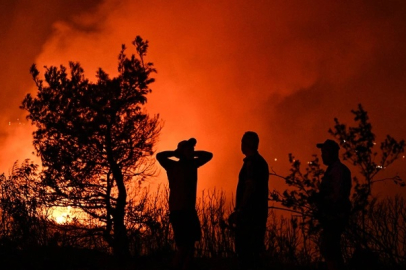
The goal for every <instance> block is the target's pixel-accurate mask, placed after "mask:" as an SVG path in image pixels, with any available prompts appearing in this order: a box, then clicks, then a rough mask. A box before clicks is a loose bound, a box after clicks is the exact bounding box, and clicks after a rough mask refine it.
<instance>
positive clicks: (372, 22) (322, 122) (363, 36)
mask: <svg viewBox="0 0 406 270" xmlns="http://www.w3.org/2000/svg"><path fill="white" fill-rule="evenodd" d="M2 2H4V5H6V6H7V10H8V11H9V12H6V13H5V14H4V15H5V16H2V21H1V31H3V32H4V31H5V33H6V37H7V38H6V39H5V41H4V40H3V41H1V42H2V43H0V46H1V51H0V54H1V58H2V59H5V65H3V66H2V70H1V73H0V76H1V80H0V83H1V89H2V91H1V93H0V95H1V96H0V100H1V101H0V102H1V104H0V105H1V106H0V119H1V123H4V126H5V128H4V129H3V124H2V126H1V127H0V143H1V144H2V148H3V149H6V151H5V152H4V153H14V155H11V154H7V156H6V155H5V154H2V155H1V159H0V162H1V166H2V168H3V171H5V170H6V169H5V168H9V167H10V166H11V165H10V164H12V162H13V161H14V160H15V159H20V160H21V159H24V158H26V157H28V156H27V152H32V149H30V143H31V137H30V136H31V135H30V133H31V132H32V131H31V129H32V128H30V127H29V124H28V123H25V127H26V128H22V129H19V131H18V132H17V131H12V132H11V131H9V130H7V128H6V127H7V123H8V122H9V121H16V120H14V119H17V118H19V119H24V117H23V112H21V110H19V109H18V106H19V104H20V103H21V101H22V99H23V97H24V95H25V94H26V93H28V92H34V91H35V89H34V87H33V86H34V85H33V83H32V81H31V79H30V75H29V72H28V70H29V67H30V65H31V64H32V63H34V62H35V63H37V65H38V66H39V67H40V66H43V65H48V66H49V65H60V64H63V65H65V66H66V65H67V64H68V61H78V62H80V63H81V64H82V66H83V67H84V69H85V72H86V74H87V76H88V77H89V78H94V75H95V72H96V70H97V68H99V67H102V68H103V69H104V70H105V71H107V72H108V73H109V74H110V75H111V76H114V75H115V72H116V69H117V55H118V53H119V51H120V48H121V44H126V45H127V47H128V54H130V53H133V52H134V50H133V48H132V45H131V41H132V40H133V39H134V38H135V36H136V35H140V36H141V37H143V38H144V39H147V40H149V42H150V48H149V53H148V56H147V60H148V61H151V62H153V63H154V65H155V67H156V68H157V70H158V73H157V74H156V75H155V78H156V83H154V85H153V87H152V88H153V92H152V94H151V95H150V97H149V99H148V104H147V109H148V111H149V112H150V113H151V114H157V113H159V114H160V116H161V118H162V119H163V120H164V123H165V126H164V129H163V131H162V134H161V137H160V142H159V144H158V145H157V151H162V150H167V149H174V148H175V147H176V145H177V143H178V142H179V141H180V140H183V139H188V138H190V137H195V138H197V141H198V143H197V148H199V149H204V150H208V151H211V152H213V153H214V158H213V160H212V161H210V162H209V163H208V164H207V165H205V166H204V167H202V168H201V169H200V173H199V185H198V187H199V190H203V189H208V188H213V187H217V188H221V189H224V190H226V191H227V192H228V193H232V192H234V191H235V188H236V183H237V175H238V171H239V168H240V166H241V165H242V159H243V155H242V154H241V151H240V140H241V137H242V135H243V133H244V132H245V131H247V130H253V131H256V132H257V133H258V134H259V136H260V149H259V150H260V153H261V154H262V155H263V156H264V157H265V158H266V159H267V161H268V163H269V166H270V167H271V168H272V169H273V170H275V171H276V172H277V173H280V174H286V173H287V170H288V167H289V165H288V161H287V156H288V153H294V155H295V156H296V157H297V158H299V159H300V160H302V161H303V162H305V161H307V159H309V158H311V155H312V154H318V151H317V150H318V149H317V148H316V147H315V144H316V143H318V142H321V141H324V140H325V139H326V138H330V135H329V134H328V132H327V131H328V129H329V128H330V127H332V126H333V125H334V121H333V119H334V117H338V118H339V120H340V121H341V122H344V123H348V124H352V123H353V119H352V114H351V113H350V110H351V109H355V108H357V105H358V104H359V103H361V104H362V105H363V106H364V108H365V109H366V110H367V111H368V113H369V115H370V119H371V122H372V124H373V127H374V131H375V132H376V134H377V135H378V141H379V140H382V139H383V138H384V136H385V135H386V134H391V135H393V136H394V137H395V138H398V139H402V138H403V139H404V138H405V137H406V136H405V135H406V125H405V122H406V120H405V116H406V106H405V105H404V104H405V101H406V91H405V90H404V89H405V86H406V77H405V76H404V70H406V61H405V60H406V51H405V50H404V46H403V44H405V41H406V40H405V39H406V20H405V18H404V14H405V11H406V4H405V3H403V2H401V1H385V2H382V1H351V2H339V1H336V2H331V1H328V2H327V1H316V2H315V1H312V2H306V1H299V0H298V1H288V2H287V1H254V2H252V1H251V2H248V1H232V3H231V2H230V1H193V2H191V1H186V0H181V1H170V2H168V1H154V2H151V1H136V2H134V1H128V0H127V1H115V0H105V1H96V0H94V1H85V2H86V3H84V4H73V5H72V4H68V1H66V2H65V1H60V2H61V3H53V2H52V1H43V2H41V3H42V4H41V6H34V5H33V4H31V6H30V5H29V1H16V2H15V4H9V3H8V2H7V1H2ZM270 2H272V3H270ZM69 3H71V2H69ZM2 5H3V4H2ZM3 12H4V11H3ZM2 15H3V14H2ZM21 121H23V120H21ZM16 133H18V134H23V135H21V136H14V134H16ZM16 139H18V141H16ZM17 145H19V146H18V147H20V148H21V146H22V145H24V147H23V148H24V149H30V150H29V151H24V150H21V149H20V148H18V147H17ZM17 149H19V150H17ZM11 158H12V159H11ZM405 162H406V160H405V159H401V160H400V161H398V162H397V163H396V164H395V165H394V166H393V168H392V169H391V171H390V174H392V175H394V174H396V173H399V174H400V175H401V176H402V177H403V178H406V169H405V168H406V166H405ZM354 170H355V169H354ZM354 173H355V172H354ZM150 181H151V182H165V181H166V180H165V173H164V171H163V170H161V174H160V175H159V177H158V178H157V179H152V180H150ZM270 188H271V189H272V188H283V185H282V183H281V180H279V179H276V178H275V179H274V178H271V179H270ZM386 189H388V190H389V191H390V190H391V189H392V190H393V187H391V186H389V187H387V188H386Z"/></svg>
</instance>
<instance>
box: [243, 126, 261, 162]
mask: <svg viewBox="0 0 406 270" xmlns="http://www.w3.org/2000/svg"><path fill="white" fill-rule="evenodd" d="M258 145H259V137H258V134H257V133H255V132H253V131H247V132H245V133H244V135H243V136H242V139H241V151H242V153H243V154H244V155H246V156H250V155H252V154H254V153H256V152H257V151H258Z"/></svg>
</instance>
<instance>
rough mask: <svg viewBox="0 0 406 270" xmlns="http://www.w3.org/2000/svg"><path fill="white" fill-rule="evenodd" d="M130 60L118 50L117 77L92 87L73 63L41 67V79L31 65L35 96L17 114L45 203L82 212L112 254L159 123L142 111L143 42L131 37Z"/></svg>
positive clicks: (147, 66)
mask: <svg viewBox="0 0 406 270" xmlns="http://www.w3.org/2000/svg"><path fill="white" fill-rule="evenodd" d="M133 45H134V46H135V49H136V52H137V54H136V55H134V54H133V55H131V56H130V57H127V55H126V54H125V51H126V47H125V45H123V46H122V49H121V52H120V53H119V57H118V76H117V77H114V78H110V77H109V75H108V74H107V73H106V72H104V71H103V70H102V69H101V68H100V69H99V70H98V71H97V73H96V77H97V81H96V82H95V83H92V82H90V81H89V80H88V79H87V78H85V75H84V70H83V69H82V67H81V65H80V64H79V63H73V62H70V63H69V70H68V69H67V68H65V67H64V66H62V65H61V66H60V67H59V68H58V67H55V66H51V67H45V74H44V78H45V81H44V80H42V79H40V78H39V71H38V69H37V68H36V66H35V65H33V66H32V68H31V74H32V76H33V79H34V82H35V84H36V86H37V89H38V91H37V95H36V96H35V97H33V96H32V95H30V94H28V95H27V96H26V97H25V99H24V101H23V103H22V106H21V108H22V109H24V110H27V111H28V116H27V118H28V119H29V120H31V122H32V123H33V124H34V125H35V126H36V128H37V129H36V131H35V132H34V133H33V136H34V142H33V144H34V147H35V149H36V151H37V154H38V155H39V156H40V157H41V161H42V166H43V175H42V179H43V184H44V185H45V186H47V187H48V193H47V196H48V197H47V198H48V199H49V202H51V203H53V204H54V205H59V206H72V207H76V208H80V209H82V210H83V211H84V212H86V213H87V214H88V215H89V216H90V217H92V218H95V219H97V220H99V221H101V222H103V223H104V224H105V226H104V232H103V233H104V237H105V239H106V241H107V242H108V243H109V244H110V245H111V246H112V247H113V250H114V253H115V254H117V255H120V254H121V255H124V254H127V253H128V243H127V235H126V228H125V225H124V218H125V207H126V204H127V193H128V190H127V189H128V188H131V187H133V186H134V185H135V184H136V183H137V181H138V182H139V181H142V180H143V179H144V178H145V177H146V176H149V175H151V174H153V166H152V165H153V159H151V158H150V157H151V155H152V154H153V147H154V144H155V142H156V140H157V137H158V135H159V132H160V129H161V125H160V120H159V117H158V116H153V117H150V116H149V115H148V114H147V113H146V111H145V109H144V106H143V105H145V103H146V102H147V95H148V94H149V93H150V92H151V89H150V84H151V83H153V82H154V79H153V78H151V75H152V74H153V73H154V72H156V70H155V69H154V67H153V64H152V63H149V62H145V61H144V58H145V56H146V53H147V49H148V41H144V40H143V39H142V38H141V37H139V36H137V37H136V39H135V40H134V42H133Z"/></svg>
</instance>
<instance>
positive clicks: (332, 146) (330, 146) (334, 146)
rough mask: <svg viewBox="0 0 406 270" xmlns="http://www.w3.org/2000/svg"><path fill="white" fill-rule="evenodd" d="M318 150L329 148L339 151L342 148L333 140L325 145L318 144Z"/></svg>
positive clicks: (328, 140)
mask: <svg viewBox="0 0 406 270" xmlns="http://www.w3.org/2000/svg"><path fill="white" fill-rule="evenodd" d="M316 146H317V148H324V147H326V148H329V149H332V150H337V151H338V149H340V146H339V145H338V143H336V142H335V141H333V140H330V139H327V140H326V141H325V142H324V143H318V144H316Z"/></svg>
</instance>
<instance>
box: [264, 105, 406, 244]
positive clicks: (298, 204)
mask: <svg viewBox="0 0 406 270" xmlns="http://www.w3.org/2000/svg"><path fill="white" fill-rule="evenodd" d="M351 112H352V113H353V114H354V115H355V117H354V121H355V122H356V125H355V126H353V127H351V126H350V127H347V126H346V125H345V124H342V123H340V122H339V121H338V119H337V118H335V119H334V121H335V126H334V128H332V129H329V133H330V134H331V135H333V136H334V137H335V139H336V140H337V142H338V143H339V145H340V146H341V148H342V149H343V150H341V154H342V159H343V160H347V161H349V162H351V164H352V165H354V166H355V168H357V169H358V170H359V172H355V171H353V172H352V174H353V175H356V174H357V173H359V174H360V175H361V176H362V177H361V178H358V177H357V176H354V177H353V190H352V197H351V203H352V210H351V219H350V220H351V224H350V227H351V228H350V230H349V233H348V234H347V236H349V237H351V240H352V244H353V245H354V246H355V248H359V247H361V248H363V249H365V248H366V249H368V240H367V238H368V235H367V233H366V230H367V228H366V222H365V218H366V217H365V216H366V215H367V214H368V213H374V211H375V210H374V209H373V208H374V205H375V204H376V198H374V199H372V187H373V184H374V183H376V182H379V181H392V182H393V183H395V184H397V185H399V186H405V183H404V181H403V179H401V178H400V177H399V176H398V175H396V176H394V177H392V178H385V179H375V176H376V175H377V174H378V173H379V172H380V171H382V170H383V169H386V168H387V167H388V166H390V165H391V164H392V163H393V162H394V161H395V160H396V159H398V158H399V156H400V154H401V153H403V152H404V148H405V141H404V140H400V141H397V140H395V139H394V138H393V137H391V136H390V135H387V136H386V138H385V140H384V141H383V142H382V143H381V144H380V151H379V152H378V151H376V150H375V148H374V147H375V146H376V142H375V139H376V136H375V134H374V133H373V132H372V125H371V123H370V122H369V117H368V114H367V112H366V111H365V110H364V109H363V107H362V106H361V105H359V106H358V109H357V110H352V111H351ZM289 160H290V163H291V169H290V174H289V175H288V176H286V177H284V176H280V175H277V174H274V175H275V176H278V177H282V178H283V179H284V180H285V183H286V184H287V185H288V186H289V189H287V190H285V191H284V192H282V193H281V192H278V191H274V192H272V193H271V194H270V200H271V201H275V202H279V203H281V204H282V206H284V207H286V210H288V211H292V212H295V213H298V214H300V215H301V216H302V220H303V222H302V224H301V226H302V228H303V230H306V231H307V233H308V235H309V236H310V237H312V236H315V238H314V239H313V241H317V234H318V232H319V229H320V226H319V222H318V217H317V214H316V213H317V209H316V206H315V205H314V204H313V202H312V200H311V198H312V195H313V194H315V193H317V192H318V191H319V185H320V182H321V176H323V174H324V171H323V170H322V169H321V168H320V164H319V160H318V157H317V155H314V156H313V160H312V161H311V162H308V164H307V167H306V168H305V173H302V169H301V163H300V161H299V160H295V159H294V157H293V156H292V155H291V154H290V155H289ZM375 242H376V241H375ZM305 244H306V243H305ZM375 244H376V243H375Z"/></svg>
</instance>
